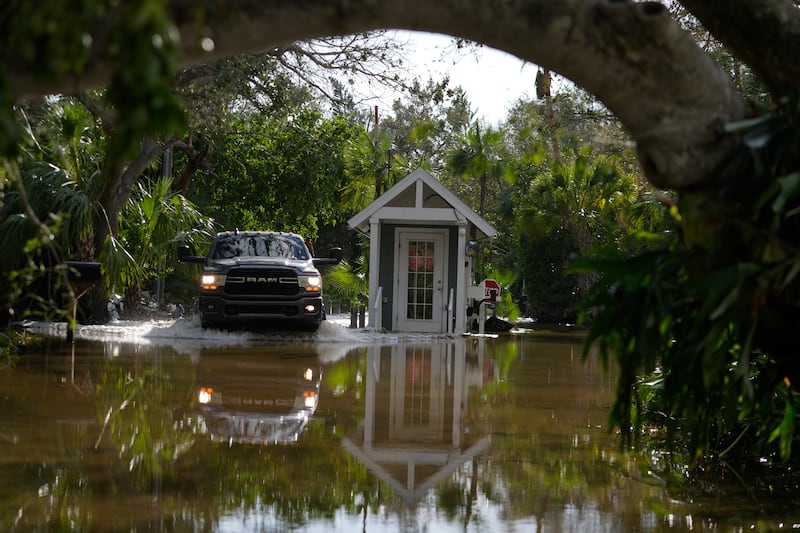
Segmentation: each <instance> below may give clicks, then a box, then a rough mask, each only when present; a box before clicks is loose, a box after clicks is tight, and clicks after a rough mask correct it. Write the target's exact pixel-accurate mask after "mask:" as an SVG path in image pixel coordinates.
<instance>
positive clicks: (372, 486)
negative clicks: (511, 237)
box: [0, 319, 800, 533]
mask: <svg viewBox="0 0 800 533" xmlns="http://www.w3.org/2000/svg"><path fill="white" fill-rule="evenodd" d="M35 326H36V327H35V328H34V329H37V328H38V329H37V331H39V332H40V333H42V334H44V335H45V342H43V343H42V344H41V345H39V346H37V347H35V348H32V349H30V350H29V351H28V352H27V353H25V354H24V355H23V356H22V357H21V358H20V359H19V360H18V361H17V363H16V365H15V367H13V368H11V369H2V370H0V401H2V406H1V407H0V413H1V414H0V481H1V482H0V530H2V531H178V532H181V531H214V532H216V531H224V532H239V531H241V532H250V531H258V532H261V531H264V532H272V531H281V532H282V531H309V532H327V531H342V532H355V531H362V532H381V533H390V532H395V531H403V532H405V531H411V532H416V531H421V532H426V531H430V532H440V531H444V532H447V531H475V532H483V531H487V532H507V531H517V532H527V531H555V532H571V531H574V532H586V531H593V532H606V531H607V532H617V531H753V530H781V529H785V530H791V529H798V528H800V504H794V505H793V504H792V503H791V502H789V503H786V502H784V503H780V502H770V501H769V499H768V498H767V499H765V498H763V497H760V496H758V495H754V494H753V493H752V491H751V490H748V489H747V488H745V487H742V486H740V485H737V483H733V484H732V486H731V487H729V488H727V489H726V490H725V491H724V493H718V494H713V493H712V494H709V493H707V492H703V491H701V490H687V489H685V488H682V489H678V490H676V489H675V488H674V487H672V486H668V485H667V484H665V483H664V482H663V481H662V480H661V479H659V478H658V477H657V476H655V475H653V474H652V472H650V470H649V468H648V461H647V460H646V458H643V457H641V456H639V455H637V454H636V453H634V452H632V451H630V450H627V451H626V450H623V449H621V447H620V442H619V438H618V436H617V435H616V434H615V433H614V432H613V431H609V428H608V424H607V417H608V413H609V409H610V406H611V402H612V398H613V391H614V380H613V377H612V376H610V375H609V374H608V373H606V372H605V371H604V370H603V368H602V365H600V364H599V362H598V361H597V359H596V357H594V356H592V357H590V358H589V359H588V361H586V362H585V363H584V362H582V361H581V356H580V355H581V350H582V342H583V338H582V337H581V335H580V334H570V333H567V334H565V333H563V332H558V333H556V332H550V333H541V332H539V333H535V334H534V333H518V334H504V335H502V336H499V337H497V338H491V337H489V338H483V337H458V338H448V337H444V336H431V335H427V336H422V335H417V336H415V335H397V334H392V333H375V332H366V331H363V330H349V329H347V328H345V327H343V326H342V325H340V324H337V323H336V322H335V321H328V322H326V323H324V324H323V327H322V328H321V330H320V331H319V332H318V333H316V334H311V333H302V334H274V333H273V334H265V333H261V334H257V333H247V332H215V331H204V330H202V329H201V328H200V327H199V325H198V324H197V323H196V322H195V321H192V320H184V319H179V320H176V321H173V322H164V323H118V324H115V325H112V326H106V327H80V328H79V329H78V330H77V332H76V339H75V342H74V343H67V342H65V341H63V340H62V339H63V333H64V331H63V324H62V325H56V326H53V325H41V324H40V325H35ZM737 487H738V489H737Z"/></svg>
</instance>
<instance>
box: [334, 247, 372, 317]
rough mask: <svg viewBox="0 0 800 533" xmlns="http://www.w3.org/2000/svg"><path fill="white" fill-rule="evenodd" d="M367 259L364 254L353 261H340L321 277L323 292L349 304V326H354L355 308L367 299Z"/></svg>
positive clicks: (361, 306) (364, 303) (361, 305)
mask: <svg viewBox="0 0 800 533" xmlns="http://www.w3.org/2000/svg"><path fill="white" fill-rule="evenodd" d="M366 268H367V260H366V256H365V255H364V254H361V255H360V256H359V257H358V259H356V260H355V261H353V262H349V261H342V262H341V263H339V264H338V265H335V266H333V267H331V268H330V269H329V270H328V273H327V274H326V275H325V277H324V278H323V282H324V283H325V287H324V291H325V294H326V295H327V296H328V297H329V298H332V299H333V300H337V301H345V302H347V303H348V304H349V305H350V316H351V327H355V320H354V318H355V313H356V310H358V309H360V308H363V306H365V305H366V304H367V301H368V299H369V280H368V279H367V275H366V274H367V273H366Z"/></svg>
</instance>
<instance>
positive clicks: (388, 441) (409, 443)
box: [342, 339, 494, 502]
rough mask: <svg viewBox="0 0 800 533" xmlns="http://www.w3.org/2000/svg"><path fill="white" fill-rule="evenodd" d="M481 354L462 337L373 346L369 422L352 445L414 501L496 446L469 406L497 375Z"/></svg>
mask: <svg viewBox="0 0 800 533" xmlns="http://www.w3.org/2000/svg"><path fill="white" fill-rule="evenodd" d="M480 342H481V343H482V342H483V341H482V340H481V341H480ZM481 355H482V353H481V354H479V355H476V356H475V357H470V358H467V354H466V346H465V342H464V340H463V339H458V340H456V341H453V342H447V343H439V344H424V345H416V344H400V345H395V346H375V347H370V348H369V349H368V354H367V375H366V397H365V412H364V421H363V423H362V424H361V425H360V426H359V427H358V429H357V430H356V431H355V432H354V434H353V435H352V436H351V438H345V439H343V441H342V444H343V446H344V447H345V449H346V450H347V451H348V452H349V453H350V454H351V455H353V456H354V457H355V458H356V459H358V460H359V461H360V462H362V463H363V464H364V465H365V466H366V467H367V468H368V469H369V470H370V472H372V473H373V474H374V475H376V476H377V477H379V478H380V479H381V480H382V481H383V482H385V483H386V484H387V485H389V486H390V487H391V488H392V490H393V491H394V492H395V493H396V494H397V495H398V496H400V497H402V498H403V499H405V500H406V501H409V502H411V501H413V500H416V499H417V498H419V497H420V496H422V494H424V492H425V491H427V490H428V489H430V488H433V487H435V486H436V485H438V484H439V483H440V482H442V481H444V480H445V479H447V478H448V477H449V476H450V475H452V474H453V473H454V472H455V471H456V470H457V469H458V468H459V467H461V465H463V464H464V463H465V462H467V461H469V460H470V459H473V458H474V457H476V456H477V455H479V454H480V453H482V452H483V451H485V450H486V449H487V448H488V447H489V439H488V437H486V436H485V435H483V433H482V431H480V430H479V428H478V427H476V426H475V424H474V422H473V420H472V418H471V417H470V415H471V413H470V411H469V405H468V404H469V402H468V392H469V391H470V389H474V390H478V389H480V387H481V386H482V385H483V384H484V383H485V382H486V381H488V380H490V379H493V376H494V372H493V367H491V366H489V367H488V370H486V371H485V370H484V365H485V364H487V365H489V364H490V363H491V361H488V362H485V361H484V359H483V357H482V356H481Z"/></svg>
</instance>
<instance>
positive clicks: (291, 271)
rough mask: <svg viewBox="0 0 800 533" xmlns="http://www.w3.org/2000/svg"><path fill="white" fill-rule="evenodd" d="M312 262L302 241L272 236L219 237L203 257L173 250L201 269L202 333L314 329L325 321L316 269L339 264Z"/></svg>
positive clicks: (337, 254)
mask: <svg viewBox="0 0 800 533" xmlns="http://www.w3.org/2000/svg"><path fill="white" fill-rule="evenodd" d="M331 256H332V257H330V258H322V257H316V258H315V257H312V254H311V252H310V251H309V248H308V246H306V243H305V241H304V240H303V238H302V237H300V236H299V235H297V234H294V233H282V232H272V231H238V230H237V231H225V232H221V233H218V234H217V236H216V238H215V239H214V242H213V244H212V245H211V250H210V251H209V253H208V256H193V255H191V251H190V250H189V247H188V246H181V247H180V248H178V261H181V262H186V263H198V264H202V265H203V274H202V277H201V280H200V294H199V296H200V297H199V311H200V321H201V323H202V325H203V327H208V326H239V325H244V324H250V325H256V326H269V325H276V323H292V324H296V325H301V326H304V327H306V328H308V329H317V328H318V327H319V325H320V322H321V321H322V320H324V319H325V314H324V311H323V306H322V277H321V276H320V273H319V270H318V268H319V267H320V266H322V265H333V264H336V263H338V262H339V261H340V260H341V258H342V253H341V249H339V248H334V249H333V250H331Z"/></svg>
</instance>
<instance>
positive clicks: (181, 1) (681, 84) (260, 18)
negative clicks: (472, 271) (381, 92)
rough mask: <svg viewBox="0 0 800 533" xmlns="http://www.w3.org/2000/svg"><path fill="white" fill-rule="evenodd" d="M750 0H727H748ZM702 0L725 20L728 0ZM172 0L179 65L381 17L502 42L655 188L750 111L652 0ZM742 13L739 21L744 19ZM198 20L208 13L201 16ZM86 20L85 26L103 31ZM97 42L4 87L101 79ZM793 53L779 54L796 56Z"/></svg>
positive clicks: (718, 143) (699, 173)
mask: <svg viewBox="0 0 800 533" xmlns="http://www.w3.org/2000/svg"><path fill="white" fill-rule="evenodd" d="M746 1H747V0H738V1H736V2H733V3H734V4H736V5H737V6H740V7H742V9H745V8H746V4H745V2H746ZM686 3H687V4H689V5H692V4H695V3H696V4H698V5H699V4H701V3H703V2H699V1H698V2H686ZM787 3H790V2H788V0H773V1H772V2H769V1H765V0H760V1H758V2H755V3H754V5H756V6H757V7H761V6H778V7H781V8H785V4H787ZM221 4H224V9H223V8H222V5H221ZM705 4H708V6H711V5H713V6H714V7H713V8H709V9H713V10H714V11H713V14H715V15H717V16H719V18H720V20H721V21H722V22H723V25H724V24H726V23H727V22H726V21H727V20H728V18H729V17H728V16H727V15H725V13H724V11H725V10H726V9H727V7H728V3H727V2H726V3H723V4H720V5H718V6H717V4H714V3H711V2H705ZM170 6H171V7H170V8H171V9H172V12H173V13H174V17H175V21H176V23H177V26H178V29H179V31H180V35H181V42H182V45H183V54H184V55H183V58H182V60H183V61H184V63H185V64H190V63H197V62H202V61H206V60H209V59H212V58H215V57H218V56H223V55H231V54H236V53H241V52H254V51H258V50H264V49H268V48H272V47H275V46H279V45H286V44H288V43H291V42H293V41H297V40H304V39H309V38H312V37H317V36H324V35H345V34H350V33H356V32H360V31H365V30H371V29H379V28H401V29H410V30H421V31H430V32H437V33H445V34H450V35H457V36H460V37H465V38H468V39H472V40H475V41H478V42H481V43H484V44H486V45H489V46H492V47H495V48H498V49H501V50H505V51H507V52H509V53H512V54H514V55H516V56H518V57H520V58H522V59H525V60H528V61H531V62H533V63H535V64H538V65H541V66H542V67H544V68H546V69H549V70H552V71H555V72H558V73H560V74H562V75H564V76H566V77H567V78H570V79H571V80H573V81H574V82H575V83H577V84H578V85H580V86H582V87H584V88H585V89H587V90H588V91H589V92H591V93H593V94H595V95H596V96H597V97H598V98H599V99H600V100H601V101H603V102H604V103H605V105H606V106H607V107H608V108H609V109H610V110H611V111H612V112H613V113H614V114H616V115H617V116H618V117H619V119H620V120H621V121H622V122H623V124H624V125H625V126H626V127H627V129H628V130H629V131H630V133H631V135H632V136H633V138H634V139H635V141H636V142H637V144H638V148H639V154H640V159H641V162H642V166H643V169H644V172H645V173H646V175H647V177H648V178H649V180H650V181H651V182H652V183H654V184H655V185H657V186H660V187H670V188H675V189H685V188H690V187H693V186H696V185H698V184H701V183H702V182H704V181H707V180H708V179H709V176H710V175H711V173H712V170H713V169H714V167H715V166H716V164H717V162H718V161H719V159H720V158H721V157H722V154H723V153H724V152H725V151H726V150H727V148H728V143H729V142H730V141H729V140H728V139H726V137H725V136H724V135H723V132H722V126H723V124H724V123H726V122H728V121H731V120H737V119H740V118H742V117H743V116H744V114H745V111H746V110H745V105H744V103H743V102H742V101H741V99H740V97H739V96H738V95H737V93H736V91H735V88H734V86H733V83H732V82H731V81H730V79H728V77H727V75H726V74H725V73H723V72H721V71H720V70H719V69H718V68H717V67H716V66H715V65H714V63H713V62H712V60H711V59H710V58H709V57H708V56H707V55H706V54H705V53H703V52H702V50H700V49H699V48H698V46H697V45H696V44H695V42H694V41H693V39H692V38H691V36H690V35H689V34H687V33H686V32H684V31H683V30H681V29H680V28H679V26H678V25H677V23H676V22H674V21H673V20H672V19H671V18H670V16H669V13H668V11H667V9H666V8H664V6H662V5H661V4H658V3H656V2H637V3H633V2H625V1H619V0H617V1H599V0H559V1H557V2H554V1H552V0H508V1H504V2H498V1H485V0H440V1H436V2H430V1H428V0H395V1H393V2H377V1H375V0H355V1H351V0H336V1H332V0H308V1H304V2H301V3H298V2H296V1H295V0H276V1H272V2H252V1H251V0H227V1H225V2H211V3H207V2H206V3H202V2H197V1H192V0H178V1H175V2H172V3H171V4H170ZM211 10H213V13H212V12H211ZM698 11H699V10H698ZM741 13H742V12H741V11H740V12H738V14H737V16H741V20H745V19H748V20H749V19H750V18H751V17H749V16H748V15H746V14H741ZM197 21H203V25H202V27H201V26H199V25H198V22H197ZM91 30H92V29H91V28H87V33H88V34H92V35H103V32H101V31H99V30H98V31H96V32H93V31H91ZM207 39H211V40H212V41H213V52H205V51H204V49H206V50H207V49H209V48H212V47H210V46H209V44H210V41H208V40H207ZM99 41H100V39H98V42H96V43H95V48H96V52H97V54H96V55H93V56H92V59H93V60H92V61H91V62H90V63H89V64H88V65H87V68H86V70H85V72H84V73H82V74H80V75H77V76H75V77H74V78H71V79H62V80H60V81H55V82H54V81H52V80H50V81H42V80H40V79H37V78H36V77H34V76H33V75H31V72H35V69H33V68H32V67H31V66H29V65H20V62H19V61H13V62H12V61H8V62H4V63H7V64H9V65H15V66H17V67H16V68H17V70H15V71H10V72H8V75H9V82H10V85H11V88H12V89H13V90H14V91H15V92H16V94H17V95H23V96H24V95H33V94H43V93H51V92H70V91H73V90H74V89H75V88H76V87H86V86H90V85H96V84H101V83H103V82H104V81H105V80H107V79H108V78H109V76H110V73H111V69H112V68H114V66H113V65H109V63H108V59H107V58H105V57H103V47H102V44H103V43H102V42H99ZM201 42H204V43H205V46H204V47H201ZM0 44H2V39H0ZM1 49H2V47H0V50H1ZM0 57H2V52H0ZM795 58H796V55H792V56H791V59H792V61H786V62H784V63H783V65H784V66H787V65H789V64H794V61H793V60H794V59H795ZM755 60H763V57H757V58H755V59H754V61H755ZM23 66H24V67H25V68H21V67H23ZM120 67H121V68H124V67H125V66H124V65H121V66H120ZM795 68H796V67H795Z"/></svg>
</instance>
